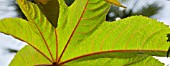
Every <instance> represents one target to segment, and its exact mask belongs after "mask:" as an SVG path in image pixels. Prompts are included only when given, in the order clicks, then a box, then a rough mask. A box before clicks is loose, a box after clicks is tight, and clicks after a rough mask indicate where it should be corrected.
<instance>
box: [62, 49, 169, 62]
mask: <svg viewBox="0 0 170 66" xmlns="http://www.w3.org/2000/svg"><path fill="white" fill-rule="evenodd" d="M110 52H167V51H164V50H110V51H102V52H94V53H89V54H85V55H81V56H77V57H75V58H72V59H69V60H66V61H63V62H61V63H60V65H62V64H65V63H68V62H70V61H73V60H77V59H80V58H83V57H87V56H92V55H98V54H103V53H110Z"/></svg>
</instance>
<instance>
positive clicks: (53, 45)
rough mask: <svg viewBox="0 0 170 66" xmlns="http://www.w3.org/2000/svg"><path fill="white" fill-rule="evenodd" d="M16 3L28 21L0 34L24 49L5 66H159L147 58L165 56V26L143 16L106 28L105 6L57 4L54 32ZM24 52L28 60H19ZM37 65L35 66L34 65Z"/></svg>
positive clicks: (94, 1)
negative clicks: (11, 37) (57, 16)
mask: <svg viewBox="0 0 170 66" xmlns="http://www.w3.org/2000/svg"><path fill="white" fill-rule="evenodd" d="M17 2H18V4H19V6H20V8H21V9H22V11H23V12H24V14H25V15H26V17H27V19H28V21H26V20H23V19H21V18H6V19H3V20H0V32H2V33H5V34H8V35H11V36H13V37H15V38H17V39H20V40H22V41H24V42H26V43H27V44H28V45H29V46H27V47H25V48H23V49H22V50H20V51H19V52H18V53H17V55H16V56H15V58H14V60H13V61H12V62H11V64H10V65H11V66H16V64H19V63H21V62H22V65H25V66H27V65H28V66H32V65H37V66H50V65H51V66H61V65H73V66H74V65H81V64H83V65H82V66H87V65H91V66H94V65H103V64H104V65H106V66H109V65H120V66H122V65H125V66H128V65H134V66H140V65H141V66H145V65H147V66H152V65H153V66H155V65H154V64H157V65H160V66H162V65H163V64H162V63H161V62H159V61H158V60H156V59H154V58H153V57H152V56H163V57H166V56H167V51H168V48H169V46H170V43H169V42H167V39H168V38H167V37H166V36H167V34H170V28H169V27H168V26H167V25H165V24H163V23H161V22H158V21H157V20H154V19H149V18H147V17H143V16H133V17H128V18H126V19H122V20H119V21H116V22H106V21H105V17H106V14H107V12H108V10H109V8H110V4H108V3H107V2H106V1H104V0H75V2H74V3H73V4H72V5H71V6H69V7H68V6H67V5H66V4H65V2H64V0H59V4H60V15H59V20H58V26H57V28H56V29H55V26H52V25H51V23H50V22H49V21H48V20H47V18H46V17H45V16H44V15H43V13H41V10H40V9H39V8H38V6H37V5H36V4H33V3H31V2H28V1H26V0H17ZM43 2H44V1H43ZM47 3H48V1H47ZM44 4H46V3H44ZM25 52H28V56H26V57H23V55H25ZM37 55H38V57H37ZM36 57H37V58H36ZM32 58H36V59H35V60H34V59H32ZM38 59H39V60H41V61H38V62H37V60H38ZM22 60H25V61H22ZM32 60H33V61H32ZM89 62H90V63H89ZM113 62H116V63H117V64H116V63H113ZM118 62H119V63H118ZM153 62H154V63H153ZM29 63H30V65H29Z"/></svg>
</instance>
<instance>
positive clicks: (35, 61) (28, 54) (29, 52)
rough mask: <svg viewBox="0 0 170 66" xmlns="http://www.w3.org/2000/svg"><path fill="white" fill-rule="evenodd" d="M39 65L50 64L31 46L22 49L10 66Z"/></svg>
mask: <svg viewBox="0 0 170 66" xmlns="http://www.w3.org/2000/svg"><path fill="white" fill-rule="evenodd" d="M39 64H50V62H49V60H48V59H47V58H46V57H44V56H43V55H42V54H41V53H39V52H37V51H36V50H35V49H34V48H32V47H31V46H28V45H27V46H25V47H24V48H23V49H21V50H20V51H19V52H18V53H17V55H16V56H15V58H14V59H13V60H12V62H11V63H10V65H9V66H34V65H39Z"/></svg>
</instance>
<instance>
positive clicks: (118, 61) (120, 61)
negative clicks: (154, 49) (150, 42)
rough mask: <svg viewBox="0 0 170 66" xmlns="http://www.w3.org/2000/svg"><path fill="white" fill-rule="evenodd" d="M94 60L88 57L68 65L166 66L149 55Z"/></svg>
mask: <svg viewBox="0 0 170 66" xmlns="http://www.w3.org/2000/svg"><path fill="white" fill-rule="evenodd" d="M87 58H94V57H93V56H87V57H84V58H81V59H78V60H74V61H71V62H68V63H66V64H65V65H66V66H67V65H69V66H114V65H116V66H164V64H163V63H160V62H159V61H158V60H157V59H155V58H153V57H152V56H147V55H140V54H139V55H137V56H134V57H130V58H115V57H113V58H96V59H88V60H86V59H87Z"/></svg>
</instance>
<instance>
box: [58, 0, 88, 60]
mask: <svg viewBox="0 0 170 66" xmlns="http://www.w3.org/2000/svg"><path fill="white" fill-rule="evenodd" d="M88 1H89V0H87V2H86V5H85V7H84V10H83V12H82V14H81V16H80V19H79V20H78V23H77V24H76V26H75V28H74V30H73V32H72V34H71V35H70V37H69V39H68V41H67V43H66V45H65V47H64V49H63V51H62V53H61V55H60V57H59V59H58V62H59V61H60V59H61V57H62V56H63V54H64V52H65V50H66V48H67V47H68V44H69V43H70V40H71V39H72V37H73V35H74V33H75V31H76V29H77V27H78V25H79V23H80V22H81V19H82V17H83V15H84V13H85V11H86V8H87V5H88Z"/></svg>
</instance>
